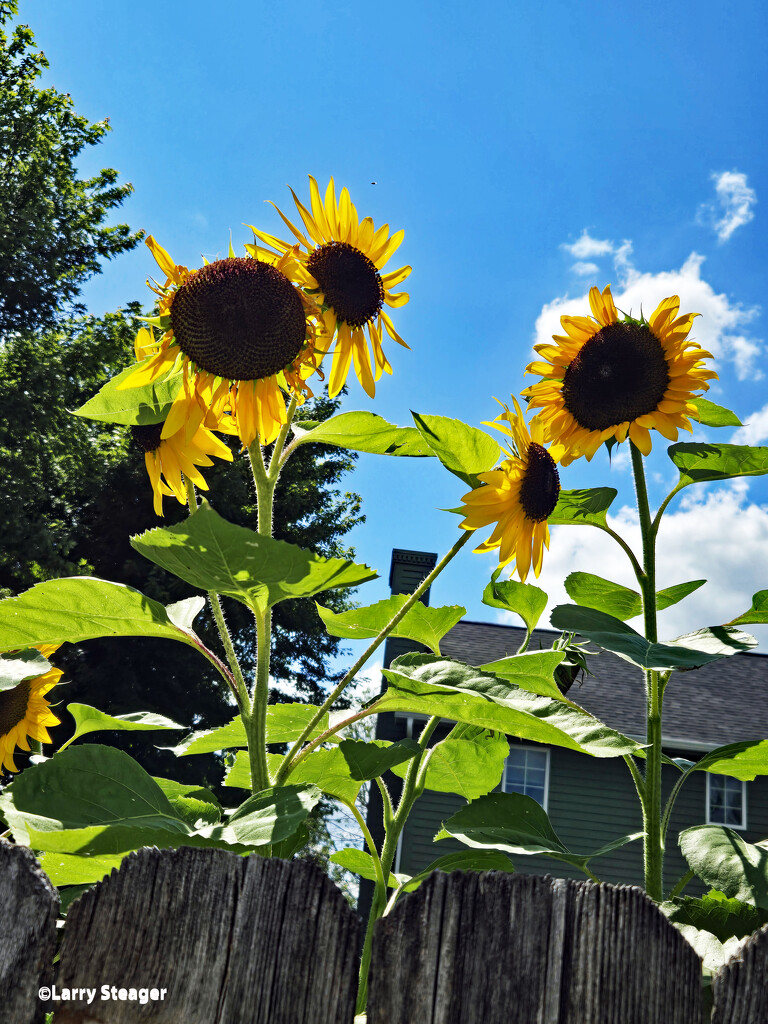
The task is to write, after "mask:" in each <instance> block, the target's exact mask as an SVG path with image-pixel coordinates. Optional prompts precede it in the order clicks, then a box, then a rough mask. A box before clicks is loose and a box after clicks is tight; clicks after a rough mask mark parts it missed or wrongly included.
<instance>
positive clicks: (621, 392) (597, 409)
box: [563, 323, 669, 430]
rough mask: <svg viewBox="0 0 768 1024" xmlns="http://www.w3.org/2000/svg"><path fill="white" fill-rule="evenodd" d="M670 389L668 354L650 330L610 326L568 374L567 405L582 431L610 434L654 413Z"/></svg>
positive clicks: (565, 382) (638, 326) (593, 340)
mask: <svg viewBox="0 0 768 1024" xmlns="http://www.w3.org/2000/svg"><path fill="white" fill-rule="evenodd" d="M668 385H669V369H668V367H667V361H666V359H665V358H664V349H663V348H662V346H661V342H660V341H659V339H658V338H657V337H656V336H655V335H654V334H653V333H652V331H651V329H650V328H649V327H646V326H644V325H642V324H625V323H617V324H609V326H608V327H603V328H602V330H600V331H598V332H597V334H596V335H595V336H594V337H592V338H590V339H589V341H588V342H587V343H586V344H585V345H584V347H583V348H582V350H581V351H580V352H579V354H578V355H577V356H576V358H575V359H574V360H573V362H572V363H571V365H570V366H569V367H568V369H567V370H566V371H565V378H564V380H563V402H564V404H565V407H566V409H567V410H568V411H569V412H570V414H571V415H572V416H573V418H574V419H575V420H576V422H577V423H578V424H579V426H581V427H584V428H585V429H586V430H605V428H606V427H613V426H615V425H616V424H617V423H625V422H627V421H629V422H631V421H632V420H636V419H637V418H638V416H644V415H646V414H647V413H649V412H653V411H654V409H656V408H657V407H658V404H659V402H660V401H661V400H662V398H663V397H664V393H665V391H666V390H667V387H668Z"/></svg>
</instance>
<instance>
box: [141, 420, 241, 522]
mask: <svg viewBox="0 0 768 1024" xmlns="http://www.w3.org/2000/svg"><path fill="white" fill-rule="evenodd" d="M163 426H164V424H162V423H152V424H150V425H148V426H135V427H131V435H132V438H133V442H134V444H135V445H136V446H137V447H138V448H140V449H141V451H143V452H144V462H145V465H146V467H147V473H149V479H150V482H151V484H152V491H153V493H154V509H155V515H158V516H161V515H162V514H163V495H175V497H176V498H177V500H178V501H180V502H181V504H182V505H186V504H187V491H186V487H185V485H184V480H183V478H182V473H183V474H184V477H186V478H187V479H188V480H191V481H192V483H194V484H196V485H197V486H198V487H199V488H200V489H201V490H203V491H207V490H208V484H207V483H206V482H205V478H204V477H203V474H202V473H201V472H200V470H199V468H198V467H199V466H212V465H213V462H212V461H211V459H210V458H209V456H211V455H215V456H217V458H219V459H225V460H226V461H227V462H231V461H232V452H231V451H230V450H229V448H228V447H227V446H226V445H225V444H224V442H223V441H221V440H219V438H218V437H216V435H215V434H212V433H211V431H210V430H208V428H207V427H204V426H203V425H202V424H201V425H200V426H199V427H198V428H197V431H196V432H195V434H194V435H193V437H192V438H191V439H190V441H189V442H187V443H185V441H184V431H181V430H180V431H178V432H177V433H175V434H173V435H172V436H171V437H168V438H165V439H163V437H162V432H163Z"/></svg>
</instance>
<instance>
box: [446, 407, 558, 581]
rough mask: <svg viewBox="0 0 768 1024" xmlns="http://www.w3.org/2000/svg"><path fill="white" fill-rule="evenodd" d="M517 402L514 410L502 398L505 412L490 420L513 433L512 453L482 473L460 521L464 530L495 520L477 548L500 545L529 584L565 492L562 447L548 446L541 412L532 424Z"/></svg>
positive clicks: (504, 559)
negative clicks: (562, 487) (550, 521)
mask: <svg viewBox="0 0 768 1024" xmlns="http://www.w3.org/2000/svg"><path fill="white" fill-rule="evenodd" d="M512 401H513V402H514V404H515V411H514V412H511V411H510V409H509V408H508V407H507V406H506V405H503V403H501V404H502V406H503V409H504V412H503V413H501V414H500V415H499V416H497V418H496V420H494V421H493V422H492V423H490V424H489V426H492V427H495V428H496V429H497V430H501V431H502V432H503V433H505V434H506V435H507V436H508V437H510V438H511V442H508V450H509V454H510V458H508V459H506V460H505V461H504V462H502V463H501V465H500V466H498V467H497V468H496V469H492V470H490V471H489V472H488V473H481V474H480V476H479V479H480V480H482V481H483V486H482V487H476V488H475V490H473V491H470V492H469V493H468V494H465V495H464V497H463V498H462V499H461V500H462V501H463V502H464V505H465V506H466V507H465V508H464V509H462V511H465V512H466V518H465V519H464V520H463V521H462V522H461V523H460V525H461V526H462V527H463V528H464V529H465V530H477V529H480V528H482V527H484V526H489V525H490V524H491V523H495V524H496V525H495V526H494V528H493V532H492V533H491V535H490V537H489V538H488V539H487V540H485V541H483V542H482V544H480V545H478V547H476V548H475V551H493V550H494V549H495V548H498V549H499V565H502V566H503V565H508V564H509V563H510V562H514V563H515V565H514V567H513V571H514V570H515V569H516V570H517V574H518V576H519V577H520V579H521V581H522V582H523V583H524V582H525V579H526V576H527V575H528V571H529V569H530V568H531V565H533V571H534V574H535V575H536V576H538V575H539V573H540V572H541V564H542V560H543V555H544V550H543V549H544V548H545V547H546V548H549V526H548V524H547V519H548V518H549V516H550V515H552V512H553V510H554V508H555V505H557V499H558V497H559V495H560V476H559V474H558V471H557V465H556V462H557V460H558V458H559V455H560V452H561V450H562V449H561V448H559V446H553V448H552V449H551V450H550V451H548V450H547V449H546V448H545V447H544V435H543V427H542V423H541V420H540V419H539V417H536V418H534V419H533V420H532V421H531V424H530V428H529V427H528V426H527V425H526V422H525V417H524V416H523V413H522V412H521V410H520V406H519V405H518V403H517V400H516V399H515V398H513V399H512ZM506 424H508V426H507V425H506ZM553 453H554V454H553Z"/></svg>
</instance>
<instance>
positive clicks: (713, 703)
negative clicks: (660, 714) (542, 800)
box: [440, 621, 768, 749]
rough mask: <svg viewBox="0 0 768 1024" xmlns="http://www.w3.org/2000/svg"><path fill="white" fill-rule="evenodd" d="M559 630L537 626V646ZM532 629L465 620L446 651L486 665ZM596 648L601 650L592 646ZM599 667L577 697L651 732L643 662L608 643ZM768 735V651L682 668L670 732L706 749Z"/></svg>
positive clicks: (619, 722) (674, 682)
mask: <svg viewBox="0 0 768 1024" xmlns="http://www.w3.org/2000/svg"><path fill="white" fill-rule="evenodd" d="M557 636H559V634H558V633H556V632H554V631H552V630H543V629H542V630H536V631H535V632H534V634H533V638H532V640H531V644H530V646H529V648H528V649H529V650H537V649H538V648H539V646H541V647H542V648H544V649H548V648H550V647H551V646H552V642H553V640H554V639H555V638H556V637H557ZM524 637H525V630H524V629H522V628H521V627H518V626H504V625H498V624H494V623H490V622H470V621H462V622H459V623H457V624H456V625H455V626H454V627H453V629H452V630H451V631H450V633H448V634H447V635H446V636H445V638H444V639H443V640H442V641H441V644H440V647H441V650H442V652H443V654H445V655H447V656H448V657H451V658H457V659H458V660H460V661H465V662H467V663H468V664H470V665H482V664H486V663H487V662H490V661H496V660H498V659H499V658H503V657H505V656H507V655H510V654H514V653H515V651H516V650H517V649H518V647H519V646H520V644H521V643H522V641H523V639H524ZM588 650H597V648H595V647H593V646H590V647H589V648H588ZM589 666H590V669H591V671H592V672H593V673H594V674H593V675H590V676H587V677H586V679H585V680H584V682H583V684H582V685H581V686H580V685H579V683H578V682H576V683H574V684H573V686H572V688H571V689H570V690H569V692H568V696H569V697H570V698H571V700H573V701H575V702H576V703H577V704H580V705H581V706H582V707H583V708H585V709H586V710H587V711H589V712H590V713H591V714H593V715H595V716H596V717H598V718H599V719H601V721H603V722H605V723H606V725H609V726H611V727H612V728H614V729H618V730H620V731H621V732H624V733H626V734H628V735H630V736H644V735H645V693H644V680H643V675H642V672H641V671H640V669H638V668H636V667H635V666H634V665H630V664H629V663H628V662H626V661H623V660H622V659H621V658H618V657H617V656H616V655H615V654H609V653H608V652H607V651H600V652H599V654H598V655H597V656H596V657H594V658H590V659H589ZM766 738H768V655H764V654H735V655H733V656H732V657H730V658H721V659H720V660H719V661H716V662H714V663H713V664H711V665H706V666H705V667H704V668H701V669H698V670H697V671H695V672H676V673H675V674H674V675H673V676H672V678H671V680H670V682H669V685H668V686H667V691H666V693H665V696H664V740H665V743H667V744H674V742H675V741H681V742H683V743H684V744H685V745H688V744H694V743H700V744H701V747H702V748H703V749H706V748H708V747H712V746H720V745H721V744H725V743H734V742H736V741H737V740H745V739H766Z"/></svg>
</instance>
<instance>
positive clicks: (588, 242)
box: [562, 228, 613, 260]
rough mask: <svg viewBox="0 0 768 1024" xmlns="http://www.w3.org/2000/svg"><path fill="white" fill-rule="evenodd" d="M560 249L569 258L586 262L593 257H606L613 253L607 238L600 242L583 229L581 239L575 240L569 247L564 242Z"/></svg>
mask: <svg viewBox="0 0 768 1024" xmlns="http://www.w3.org/2000/svg"><path fill="white" fill-rule="evenodd" d="M562 248H563V249H565V251H566V252H569V253H570V254H571V256H575V257H576V259H577V260H586V259H590V258H594V257H595V256H607V255H608V253H610V252H613V242H609V241H608V239H607V238H606V239H602V240H601V239H599V238H592V237H591V236H590V235H589V234H588V232H587V229H586V228H584V230H583V231H582V233H581V238H577V239H576V241H575V242H572V243H571V244H570V245H569V244H568V243H567V242H564V243H563V245H562Z"/></svg>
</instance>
